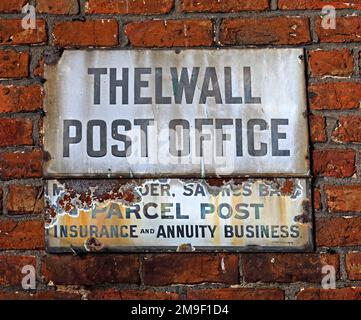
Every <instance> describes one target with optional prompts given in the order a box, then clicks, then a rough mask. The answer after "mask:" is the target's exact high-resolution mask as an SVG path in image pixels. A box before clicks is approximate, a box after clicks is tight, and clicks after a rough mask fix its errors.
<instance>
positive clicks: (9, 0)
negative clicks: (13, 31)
mask: <svg viewBox="0 0 361 320" xmlns="http://www.w3.org/2000/svg"><path fill="white" fill-rule="evenodd" d="M27 2H28V0H5V1H0V12H1V13H19V12H21V8H22V7H23V6H25V4H26V3H27Z"/></svg>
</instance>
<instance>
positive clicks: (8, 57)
mask: <svg viewBox="0 0 361 320" xmlns="http://www.w3.org/2000/svg"><path fill="white" fill-rule="evenodd" d="M28 75H29V54H28V53H26V52H16V51H11V50H4V51H0V78H23V77H27V76H28Z"/></svg>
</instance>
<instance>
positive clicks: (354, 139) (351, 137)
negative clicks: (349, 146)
mask: <svg viewBox="0 0 361 320" xmlns="http://www.w3.org/2000/svg"><path fill="white" fill-rule="evenodd" d="M360 128H361V117H359V116H340V118H339V120H338V127H337V128H336V129H335V130H334V131H333V133H332V140H333V141H335V142H340V143H361V130H360Z"/></svg>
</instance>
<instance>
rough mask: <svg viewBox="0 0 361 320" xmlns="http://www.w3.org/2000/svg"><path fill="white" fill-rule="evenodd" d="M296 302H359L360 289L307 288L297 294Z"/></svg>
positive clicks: (360, 298) (360, 297)
mask: <svg viewBox="0 0 361 320" xmlns="http://www.w3.org/2000/svg"><path fill="white" fill-rule="evenodd" d="M297 299H298V300H361V288H339V289H319V288H307V289H304V290H301V291H300V292H299V293H298V294H297Z"/></svg>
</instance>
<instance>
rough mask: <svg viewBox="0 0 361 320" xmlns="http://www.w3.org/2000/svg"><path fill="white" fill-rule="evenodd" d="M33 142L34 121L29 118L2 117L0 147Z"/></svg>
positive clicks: (0, 122) (0, 121)
mask: <svg viewBox="0 0 361 320" xmlns="http://www.w3.org/2000/svg"><path fill="white" fill-rule="evenodd" d="M32 144H33V123H32V121H31V120H29V119H19V118H17V119H13V118H10V119H9V118H2V119H0V147H8V146H21V145H23V146H24V145H32Z"/></svg>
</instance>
